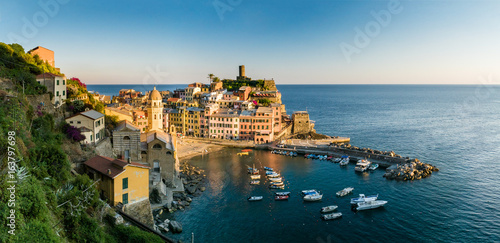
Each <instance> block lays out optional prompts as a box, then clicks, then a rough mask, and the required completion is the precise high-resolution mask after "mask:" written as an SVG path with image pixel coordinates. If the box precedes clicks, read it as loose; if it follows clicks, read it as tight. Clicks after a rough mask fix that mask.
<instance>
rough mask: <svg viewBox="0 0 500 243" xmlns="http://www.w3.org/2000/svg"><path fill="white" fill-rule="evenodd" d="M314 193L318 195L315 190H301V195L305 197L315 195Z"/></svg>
mask: <svg viewBox="0 0 500 243" xmlns="http://www.w3.org/2000/svg"><path fill="white" fill-rule="evenodd" d="M315 193H318V192H317V191H316V190H315V189H311V190H303V191H302V195H303V196H305V195H311V194H315Z"/></svg>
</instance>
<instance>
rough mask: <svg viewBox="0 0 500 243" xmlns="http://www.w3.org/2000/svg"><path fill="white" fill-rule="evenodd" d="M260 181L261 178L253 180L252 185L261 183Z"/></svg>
mask: <svg viewBox="0 0 500 243" xmlns="http://www.w3.org/2000/svg"><path fill="white" fill-rule="evenodd" d="M259 184H260V181H259V180H251V181H250V185H259Z"/></svg>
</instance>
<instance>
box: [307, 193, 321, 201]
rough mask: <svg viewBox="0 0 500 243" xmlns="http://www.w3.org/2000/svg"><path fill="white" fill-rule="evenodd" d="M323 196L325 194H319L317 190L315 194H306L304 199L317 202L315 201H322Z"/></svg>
mask: <svg viewBox="0 0 500 243" xmlns="http://www.w3.org/2000/svg"><path fill="white" fill-rule="evenodd" d="M322 198H323V194H319V193H317V192H316V193H315V194H310V195H305V196H304V198H303V199H304V201H308V202H315V201H321V199H322Z"/></svg>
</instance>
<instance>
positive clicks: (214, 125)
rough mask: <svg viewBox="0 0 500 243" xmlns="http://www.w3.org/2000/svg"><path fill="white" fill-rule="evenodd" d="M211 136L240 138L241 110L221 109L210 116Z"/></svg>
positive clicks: (209, 133)
mask: <svg viewBox="0 0 500 243" xmlns="http://www.w3.org/2000/svg"><path fill="white" fill-rule="evenodd" d="M208 122H209V129H208V135H209V137H210V138H220V139H235V140H236V139H239V134H240V128H239V112H238V111H236V110H232V109H220V110H219V111H217V112H216V113H214V114H212V115H211V116H210V117H209V118H208Z"/></svg>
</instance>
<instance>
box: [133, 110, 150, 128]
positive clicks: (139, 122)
mask: <svg viewBox="0 0 500 243" xmlns="http://www.w3.org/2000/svg"><path fill="white" fill-rule="evenodd" d="M133 115H134V125H135V126H137V127H138V128H139V129H140V130H141V133H143V132H146V129H147V128H148V117H147V116H146V112H144V111H141V110H134V111H133Z"/></svg>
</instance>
